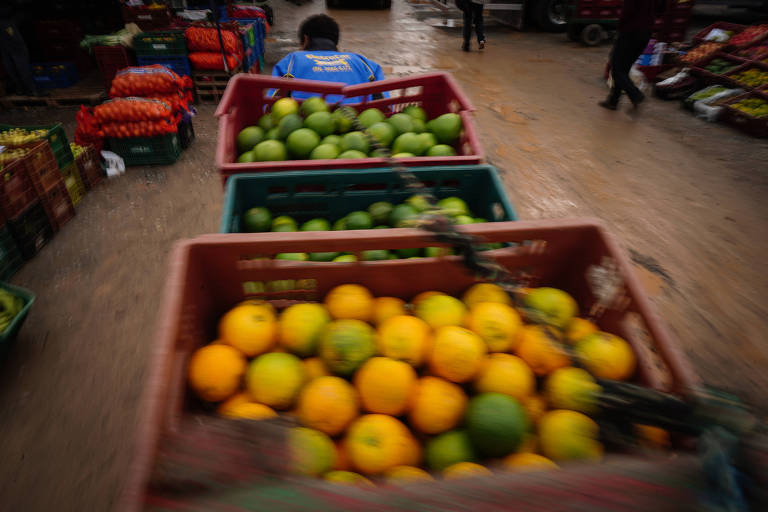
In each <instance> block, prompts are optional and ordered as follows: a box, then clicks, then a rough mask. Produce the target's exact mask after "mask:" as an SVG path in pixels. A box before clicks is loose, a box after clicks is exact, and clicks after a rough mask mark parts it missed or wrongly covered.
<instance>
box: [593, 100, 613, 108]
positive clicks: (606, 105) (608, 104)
mask: <svg viewBox="0 0 768 512" xmlns="http://www.w3.org/2000/svg"><path fill="white" fill-rule="evenodd" d="M597 104H598V105H600V106H601V107H603V108H607V109H608V110H616V109H617V108H618V105H617V104H616V103H613V102H612V101H608V100H603V101H599V102H598V103H597Z"/></svg>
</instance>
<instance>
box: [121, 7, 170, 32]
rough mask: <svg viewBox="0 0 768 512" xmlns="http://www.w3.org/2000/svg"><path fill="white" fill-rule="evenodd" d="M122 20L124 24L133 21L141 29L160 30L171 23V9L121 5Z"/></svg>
mask: <svg viewBox="0 0 768 512" xmlns="http://www.w3.org/2000/svg"><path fill="white" fill-rule="evenodd" d="M123 21H125V23H126V24H128V23H135V24H136V25H138V26H139V28H140V29H141V30H145V31H146V30H161V29H164V28H168V27H169V26H170V25H171V10H170V8H168V7H167V6H166V7H163V8H162V9H149V8H148V7H145V6H140V7H132V6H129V5H123Z"/></svg>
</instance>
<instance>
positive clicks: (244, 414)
mask: <svg viewBox="0 0 768 512" xmlns="http://www.w3.org/2000/svg"><path fill="white" fill-rule="evenodd" d="M224 416H226V417H227V418H242V419H247V420H266V419H269V418H277V413H276V412H275V411H274V409H272V408H271V407H268V406H266V405H264V404H257V403H255V402H245V403H240V404H235V405H232V406H230V407H229V408H228V409H227V411H226V413H225V414H224Z"/></svg>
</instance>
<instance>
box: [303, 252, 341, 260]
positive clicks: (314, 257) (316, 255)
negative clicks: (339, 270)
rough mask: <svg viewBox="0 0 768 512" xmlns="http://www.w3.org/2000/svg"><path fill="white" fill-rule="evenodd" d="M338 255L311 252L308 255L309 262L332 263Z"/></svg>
mask: <svg viewBox="0 0 768 512" xmlns="http://www.w3.org/2000/svg"><path fill="white" fill-rule="evenodd" d="M338 255H339V253H337V252H311V253H309V261H333V259H334V258H335V257H336V256H338Z"/></svg>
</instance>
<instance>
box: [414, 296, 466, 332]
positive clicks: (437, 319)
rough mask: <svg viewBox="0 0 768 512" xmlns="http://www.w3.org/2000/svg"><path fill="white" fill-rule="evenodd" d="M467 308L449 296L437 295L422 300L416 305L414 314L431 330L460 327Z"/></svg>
mask: <svg viewBox="0 0 768 512" xmlns="http://www.w3.org/2000/svg"><path fill="white" fill-rule="evenodd" d="M466 313H467V307H466V306H465V305H464V303H463V302H461V301H460V300H459V299H457V298H455V297H451V296H450V295H443V294H437V295H432V296H429V297H427V298H426V299H422V300H420V301H419V302H418V304H416V311H415V314H416V316H417V317H419V318H421V319H422V320H424V321H425V322H426V323H427V324H428V325H429V326H430V327H431V328H433V329H438V328H440V327H445V326H447V325H462V324H463V323H464V316H465V315H466Z"/></svg>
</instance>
